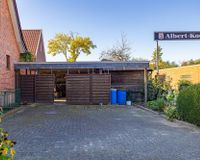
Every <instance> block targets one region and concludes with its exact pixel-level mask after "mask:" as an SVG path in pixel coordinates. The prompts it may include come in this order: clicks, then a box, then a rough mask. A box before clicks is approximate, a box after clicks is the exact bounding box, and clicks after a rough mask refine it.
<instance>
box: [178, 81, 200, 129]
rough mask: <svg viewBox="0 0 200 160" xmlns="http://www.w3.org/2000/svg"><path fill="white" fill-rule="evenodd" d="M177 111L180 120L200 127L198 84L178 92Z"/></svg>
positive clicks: (199, 93) (199, 92)
mask: <svg viewBox="0 0 200 160" xmlns="http://www.w3.org/2000/svg"><path fill="white" fill-rule="evenodd" d="M177 111H178V113H179V115H180V118H181V119H182V120H185V121H188V122H190V123H193V124H196V125H198V126H200V84H196V85H192V86H189V87H187V88H185V89H183V90H182V91H180V93H179V96H178V98H177Z"/></svg>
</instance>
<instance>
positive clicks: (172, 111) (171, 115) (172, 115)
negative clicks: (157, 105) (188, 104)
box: [165, 107, 180, 121]
mask: <svg viewBox="0 0 200 160" xmlns="http://www.w3.org/2000/svg"><path fill="white" fill-rule="evenodd" d="M165 114H166V116H167V117H168V119H169V120H170V121H173V120H174V119H180V116H179V113H178V111H177V108H176V107H167V109H166V110H165Z"/></svg>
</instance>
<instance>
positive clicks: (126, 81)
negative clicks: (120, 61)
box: [110, 70, 144, 101]
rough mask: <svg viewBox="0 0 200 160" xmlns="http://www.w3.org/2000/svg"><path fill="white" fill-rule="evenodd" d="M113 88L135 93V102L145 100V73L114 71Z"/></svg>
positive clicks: (112, 74)
mask: <svg viewBox="0 0 200 160" xmlns="http://www.w3.org/2000/svg"><path fill="white" fill-rule="evenodd" d="M110 73H111V76H112V78H111V79H112V81H111V87H112V88H116V89H125V90H130V91H133V100H134V101H143V100H144V71H143V70H142V71H139V70H138V71H112V72H110Z"/></svg>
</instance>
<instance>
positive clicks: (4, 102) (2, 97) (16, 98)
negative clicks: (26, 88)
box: [0, 89, 21, 109]
mask: <svg viewBox="0 0 200 160" xmlns="http://www.w3.org/2000/svg"><path fill="white" fill-rule="evenodd" d="M20 102H21V93H20V89H16V90H11V91H0V106H1V107H3V108H8V109H9V108H15V107H18V106H19V105H20Z"/></svg>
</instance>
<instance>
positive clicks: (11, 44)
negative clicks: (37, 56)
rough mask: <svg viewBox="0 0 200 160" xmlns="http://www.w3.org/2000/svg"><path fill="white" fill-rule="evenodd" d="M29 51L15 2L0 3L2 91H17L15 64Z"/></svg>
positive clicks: (0, 73) (0, 83) (5, 0)
mask: <svg viewBox="0 0 200 160" xmlns="http://www.w3.org/2000/svg"><path fill="white" fill-rule="evenodd" d="M26 51H27V48H26V45H25V43H24V39H23V35H22V31H21V25H20V20H19V14H18V11H17V5H16V1H15V0H1V1H0V91H3V90H13V89H15V72H14V63H15V62H18V61H19V58H20V53H24V52H26Z"/></svg>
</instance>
